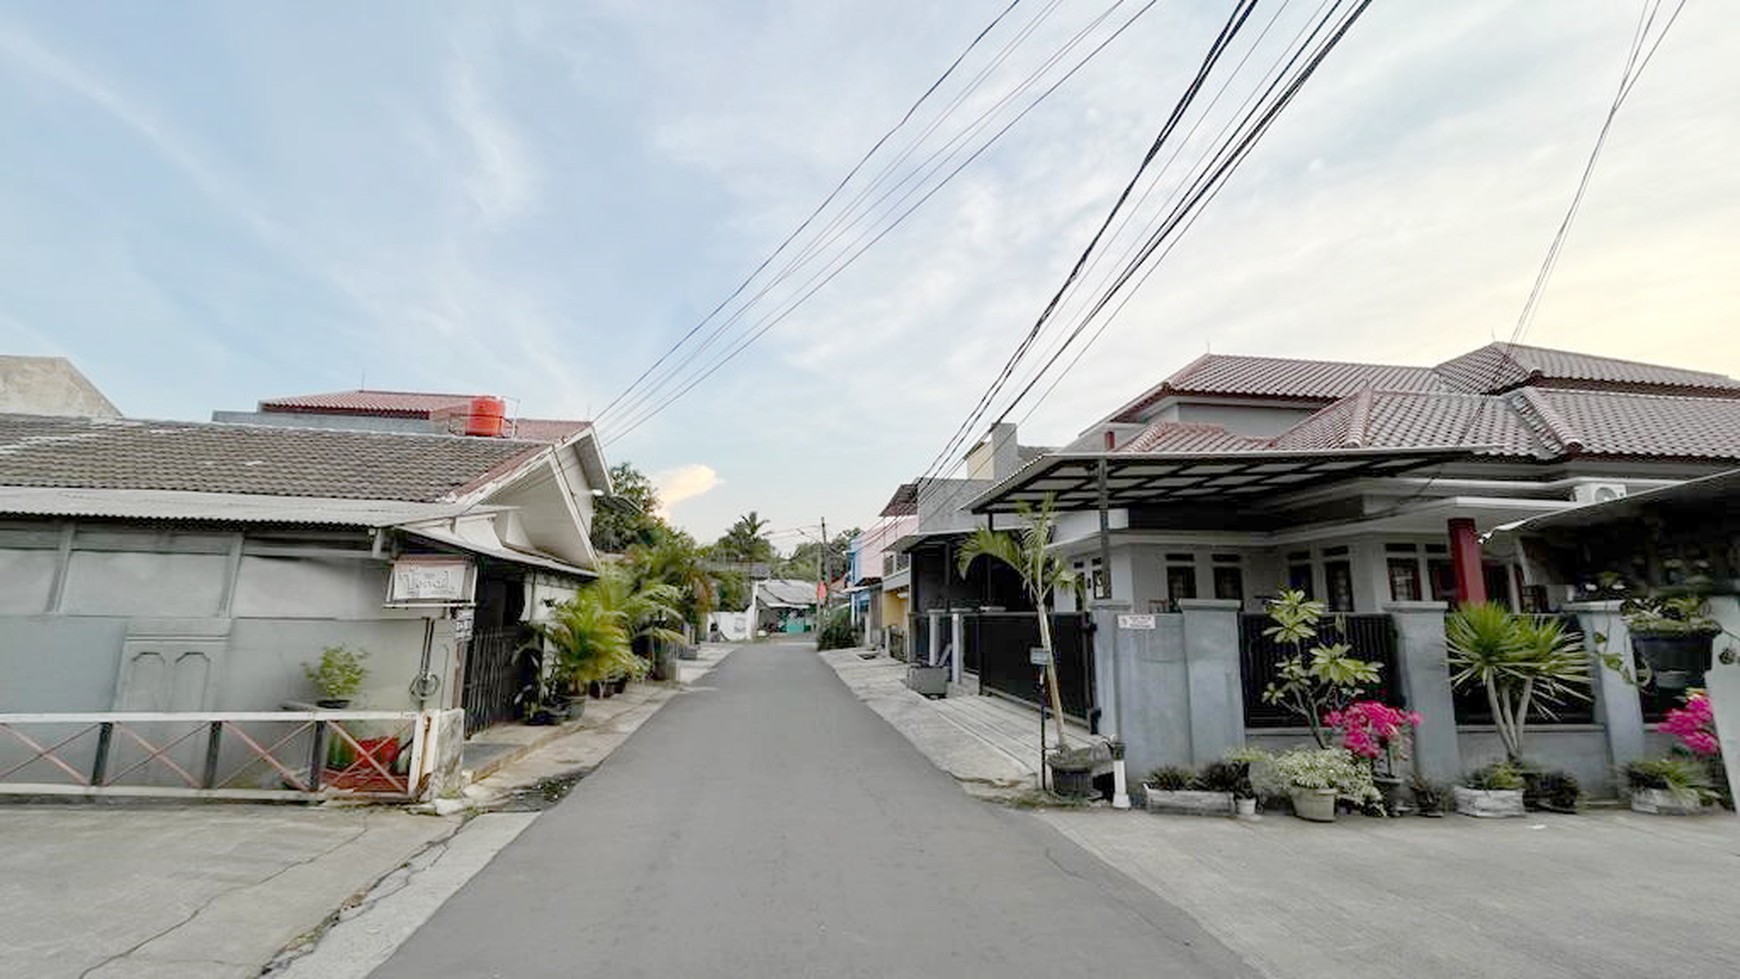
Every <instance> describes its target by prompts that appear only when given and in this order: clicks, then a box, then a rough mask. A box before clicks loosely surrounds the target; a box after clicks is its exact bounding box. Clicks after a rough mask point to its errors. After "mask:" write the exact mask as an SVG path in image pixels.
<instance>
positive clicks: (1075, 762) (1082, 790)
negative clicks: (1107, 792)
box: [1045, 745, 1111, 799]
mask: <svg viewBox="0 0 1740 979" xmlns="http://www.w3.org/2000/svg"><path fill="white" fill-rule="evenodd" d="M1110 757H1111V756H1110V754H1109V753H1107V752H1105V751H1104V749H1103V748H1102V747H1101V746H1097V745H1083V746H1081V747H1079V748H1059V749H1057V750H1056V751H1053V752H1051V753H1050V754H1048V755H1046V756H1045V766H1046V767H1047V768H1049V769H1050V770H1051V791H1053V792H1055V793H1057V794H1058V795H1061V796H1065V797H1067V798H1077V799H1085V798H1087V797H1088V796H1091V795H1093V794H1094V769H1095V768H1097V767H1099V765H1100V763H1101V762H1103V761H1107V760H1109V759H1110Z"/></svg>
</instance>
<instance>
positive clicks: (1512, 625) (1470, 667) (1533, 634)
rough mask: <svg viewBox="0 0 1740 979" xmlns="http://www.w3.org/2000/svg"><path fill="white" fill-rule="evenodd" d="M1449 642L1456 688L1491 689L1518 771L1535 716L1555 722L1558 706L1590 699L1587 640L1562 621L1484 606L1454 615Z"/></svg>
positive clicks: (1448, 624)
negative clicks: (1477, 687) (1585, 642)
mask: <svg viewBox="0 0 1740 979" xmlns="http://www.w3.org/2000/svg"><path fill="white" fill-rule="evenodd" d="M1444 638H1445V641H1446V643H1447V644H1448V645H1449V647H1450V656H1449V662H1450V669H1451V670H1452V673H1451V675H1450V682H1451V684H1452V685H1454V686H1457V687H1465V686H1474V685H1478V686H1480V687H1482V688H1483V689H1485V691H1486V701H1487V703H1488V704H1489V705H1490V706H1491V708H1492V724H1493V727H1494V728H1496V729H1497V731H1498V740H1499V743H1501V744H1502V745H1503V746H1504V754H1505V757H1506V758H1507V759H1508V760H1509V761H1510V762H1511V763H1512V765H1513V766H1514V765H1520V764H1522V760H1523V744H1524V737H1525V736H1526V734H1527V733H1528V721H1529V716H1530V714H1531V713H1539V714H1542V715H1544V716H1546V717H1553V716H1555V715H1554V712H1553V709H1554V707H1556V706H1558V705H1560V704H1562V703H1563V702H1564V701H1565V700H1567V699H1576V700H1588V699H1589V695H1588V694H1587V693H1585V692H1584V691H1585V690H1586V689H1587V688H1588V686H1589V654H1588V652H1587V651H1586V650H1585V649H1584V648H1583V636H1582V634H1581V633H1578V632H1567V631H1565V627H1564V625H1563V623H1561V622H1560V621H1559V620H1558V619H1550V618H1546V619H1536V618H1534V617H1533V616H1527V615H1512V614H1511V613H1510V612H1509V611H1508V610H1506V609H1505V608H1504V607H1503V606H1501V605H1496V604H1493V603H1491V602H1482V603H1480V604H1476V605H1464V606H1462V607H1461V608H1459V609H1457V610H1456V611H1455V612H1453V613H1451V614H1450V617H1449V618H1448V619H1447V620H1445V623H1444ZM1517 787H1518V788H1519V789H1520V788H1521V786H1520V785H1519V786H1517ZM1518 805H1521V802H1520V801H1519V802H1518Z"/></svg>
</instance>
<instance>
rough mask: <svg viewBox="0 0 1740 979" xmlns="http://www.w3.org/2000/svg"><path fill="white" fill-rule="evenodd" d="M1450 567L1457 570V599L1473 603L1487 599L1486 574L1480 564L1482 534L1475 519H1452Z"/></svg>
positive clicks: (1469, 603) (1461, 602)
mask: <svg viewBox="0 0 1740 979" xmlns="http://www.w3.org/2000/svg"><path fill="white" fill-rule="evenodd" d="M1450 567H1451V569H1452V570H1453V571H1455V572H1456V601H1457V602H1458V603H1460V604H1463V605H1473V604H1478V603H1480V602H1484V601H1486V574H1485V572H1484V570H1483V569H1482V567H1481V564H1480V535H1479V534H1478V533H1477V532H1476V531H1475V529H1474V521H1472V520H1470V519H1468V518H1467V517H1456V518H1454V519H1453V520H1451V521H1450Z"/></svg>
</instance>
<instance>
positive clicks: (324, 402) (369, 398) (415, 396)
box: [260, 389, 472, 418]
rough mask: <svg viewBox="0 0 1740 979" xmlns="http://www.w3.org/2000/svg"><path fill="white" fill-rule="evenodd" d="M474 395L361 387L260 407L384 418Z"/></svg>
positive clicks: (423, 413) (461, 403) (420, 414)
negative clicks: (380, 389)
mask: <svg viewBox="0 0 1740 979" xmlns="http://www.w3.org/2000/svg"><path fill="white" fill-rule="evenodd" d="M471 397H472V396H471V395H469V394H430V393H425V392H417V391H370V390H366V389H360V390H356V391H333V392H331V393H328V394H299V395H295V396H293V397H288V398H273V399H271V400H269V401H262V402H260V410H261V411H289V412H308V413H311V414H321V415H377V416H380V417H383V418H428V417H430V416H432V415H433V414H434V413H436V412H438V411H440V410H441V409H443V408H459V407H465V406H467V405H469V404H470V403H471Z"/></svg>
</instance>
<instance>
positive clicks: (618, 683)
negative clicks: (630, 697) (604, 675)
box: [611, 676, 628, 693]
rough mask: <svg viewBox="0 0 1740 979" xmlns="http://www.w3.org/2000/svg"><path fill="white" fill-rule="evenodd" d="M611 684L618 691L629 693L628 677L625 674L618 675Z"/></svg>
mask: <svg viewBox="0 0 1740 979" xmlns="http://www.w3.org/2000/svg"><path fill="white" fill-rule="evenodd" d="M611 686H612V687H613V688H614V689H615V690H616V692H617V693H627V692H628V677H625V676H619V677H617V678H616V679H615V680H612V681H611Z"/></svg>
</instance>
